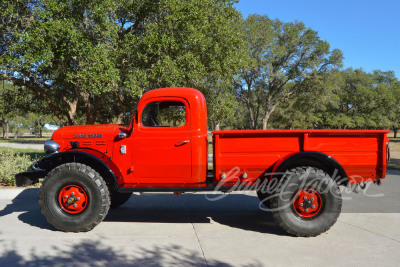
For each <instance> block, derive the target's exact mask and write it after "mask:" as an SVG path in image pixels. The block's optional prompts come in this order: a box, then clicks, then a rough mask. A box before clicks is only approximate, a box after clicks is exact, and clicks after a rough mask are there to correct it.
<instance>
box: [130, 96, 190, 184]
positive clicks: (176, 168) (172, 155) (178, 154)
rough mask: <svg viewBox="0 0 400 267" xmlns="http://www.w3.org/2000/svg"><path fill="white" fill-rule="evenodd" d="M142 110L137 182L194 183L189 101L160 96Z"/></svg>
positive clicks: (136, 138) (135, 134)
mask: <svg viewBox="0 0 400 267" xmlns="http://www.w3.org/2000/svg"><path fill="white" fill-rule="evenodd" d="M138 110H139V112H138V120H137V125H136V127H135V130H134V132H133V143H132V145H133V148H132V152H133V155H132V159H133V166H134V168H133V181H134V183H190V182H191V177H192V142H191V129H190V107H189V103H188V102H187V101H186V100H185V99H184V98H180V97H157V98H150V99H148V100H147V101H145V102H143V103H141V104H140V106H139V107H138Z"/></svg>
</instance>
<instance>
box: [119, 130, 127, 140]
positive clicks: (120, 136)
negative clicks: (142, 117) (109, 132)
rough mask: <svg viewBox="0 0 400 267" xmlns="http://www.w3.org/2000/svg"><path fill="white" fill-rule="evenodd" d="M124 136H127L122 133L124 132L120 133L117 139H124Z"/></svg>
mask: <svg viewBox="0 0 400 267" xmlns="http://www.w3.org/2000/svg"><path fill="white" fill-rule="evenodd" d="M126 136H127V134H126V133H124V132H120V133H119V134H118V138H119V139H124V138H125V137H126Z"/></svg>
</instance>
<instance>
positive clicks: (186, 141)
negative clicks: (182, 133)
mask: <svg viewBox="0 0 400 267" xmlns="http://www.w3.org/2000/svg"><path fill="white" fill-rule="evenodd" d="M186 143H189V140H185V141H179V142H178V143H176V144H175V146H181V145H184V144H186Z"/></svg>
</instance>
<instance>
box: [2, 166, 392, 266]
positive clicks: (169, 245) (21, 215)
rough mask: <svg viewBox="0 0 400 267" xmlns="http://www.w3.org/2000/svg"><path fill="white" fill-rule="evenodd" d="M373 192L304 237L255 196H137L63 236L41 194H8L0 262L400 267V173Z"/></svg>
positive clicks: (354, 198)
mask: <svg viewBox="0 0 400 267" xmlns="http://www.w3.org/2000/svg"><path fill="white" fill-rule="evenodd" d="M366 194H368V195H366ZM366 194H365V193H362V192H360V193H359V194H355V193H344V194H343V196H344V197H345V199H346V200H345V201H344V204H343V212H342V214H341V215H340V217H339V219H338V222H337V223H336V224H335V225H334V226H333V227H332V228H331V229H330V230H329V231H328V232H327V233H324V234H322V235H320V236H318V237H313V238H296V237H291V236H288V235H286V234H285V233H284V232H283V231H282V230H280V228H279V227H278V226H277V225H276V224H275V222H274V220H273V218H272V215H271V214H270V213H268V212H264V211H262V210H260V209H259V206H258V203H259V202H258V199H257V197H256V196H255V194H254V193H253V192H246V193H233V194H229V195H226V197H225V198H223V199H221V200H218V201H209V200H207V199H206V197H205V196H206V195H205V194H200V193H197V194H183V195H179V196H176V195H173V194H150V193H147V194H142V195H134V196H133V197H132V198H131V199H130V201H129V202H128V203H126V204H125V205H123V206H121V207H120V208H118V209H115V210H111V211H110V212H109V214H108V216H107V217H106V219H105V221H104V222H102V223H101V224H100V225H98V226H97V227H96V228H95V229H93V230H92V231H90V232H88V233H63V232H58V231H55V230H54V229H53V228H52V226H51V225H50V224H48V223H47V222H46V220H45V218H44V217H43V216H42V215H41V213H40V209H39V205H38V203H37V195H38V189H34V188H30V189H2V190H0V266H270V265H295V266H297V265H301V266H306V265H307V266H310V265H311V266H313V265H327V266H330V265H340V266H342V265H351V266H359V265H360V266H375V265H379V266H398V265H399V264H400V253H399V251H400V172H398V173H395V172H391V173H390V174H389V175H388V177H387V178H386V179H385V181H384V182H383V184H382V186H380V187H378V186H371V187H370V188H368V190H367V192H366ZM207 196H208V198H212V197H216V196H219V194H217V195H207ZM350 198H351V199H350Z"/></svg>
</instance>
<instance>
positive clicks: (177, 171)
mask: <svg viewBox="0 0 400 267" xmlns="http://www.w3.org/2000/svg"><path fill="white" fill-rule="evenodd" d="M388 132H389V131H381V130H362V131H361V130H263V131H261V130H242V131H238V130H231V131H214V132H213V154H214V156H213V168H212V170H211V168H209V166H208V154H209V153H211V151H208V132H207V108H206V101H205V98H204V96H203V95H202V94H201V92H199V91H198V90H195V89H190V88H165V89H156V90H152V91H149V92H148V93H146V94H144V95H143V97H142V98H141V100H140V102H139V104H138V106H137V109H136V110H135V115H134V116H133V119H132V122H131V123H130V125H129V127H123V126H120V125H117V124H112V125H86V126H66V127H63V128H61V129H59V130H57V131H55V132H54V134H53V136H52V140H49V141H46V143H45V146H44V149H45V151H46V153H47V156H46V157H44V158H43V159H42V160H40V161H39V162H37V163H34V164H33V165H32V166H31V167H30V169H29V170H28V171H27V172H24V173H19V174H17V175H16V176H15V179H16V184H17V185H18V186H27V185H30V184H33V183H37V182H38V181H39V178H43V177H45V179H44V181H43V184H42V186H41V188H40V192H39V204H40V207H41V211H42V213H43V214H44V216H45V217H46V218H47V220H48V221H49V222H50V223H51V224H52V225H53V226H54V227H55V228H56V229H59V230H62V231H72V232H81V231H89V230H91V229H92V228H93V227H95V226H96V225H97V224H99V223H100V222H101V221H102V220H103V219H104V217H105V216H106V215H107V212H108V210H109V208H110V207H117V206H119V205H122V204H123V203H125V202H126V201H127V200H128V199H129V197H130V196H131V194H132V192H174V193H183V192H196V191H220V192H230V191H233V190H255V191H256V192H257V195H258V197H259V199H260V201H261V202H262V203H263V205H264V206H265V207H268V209H269V210H270V211H271V212H272V214H273V216H274V218H275V220H276V221H277V223H278V224H279V225H280V226H281V227H282V228H283V229H284V230H285V231H286V232H288V233H289V234H292V235H296V236H316V235H318V234H320V233H322V232H325V231H327V230H328V229H329V228H330V227H331V226H332V225H333V224H334V223H335V222H336V220H337V218H338V216H339V214H340V211H341V205H342V199H341V191H340V189H339V186H348V185H350V184H357V183H365V182H372V181H373V182H375V183H378V184H379V183H380V181H381V179H382V178H384V177H385V175H386V167H387V161H388V159H389V150H388V142H389V140H388V137H387V133H388Z"/></svg>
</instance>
